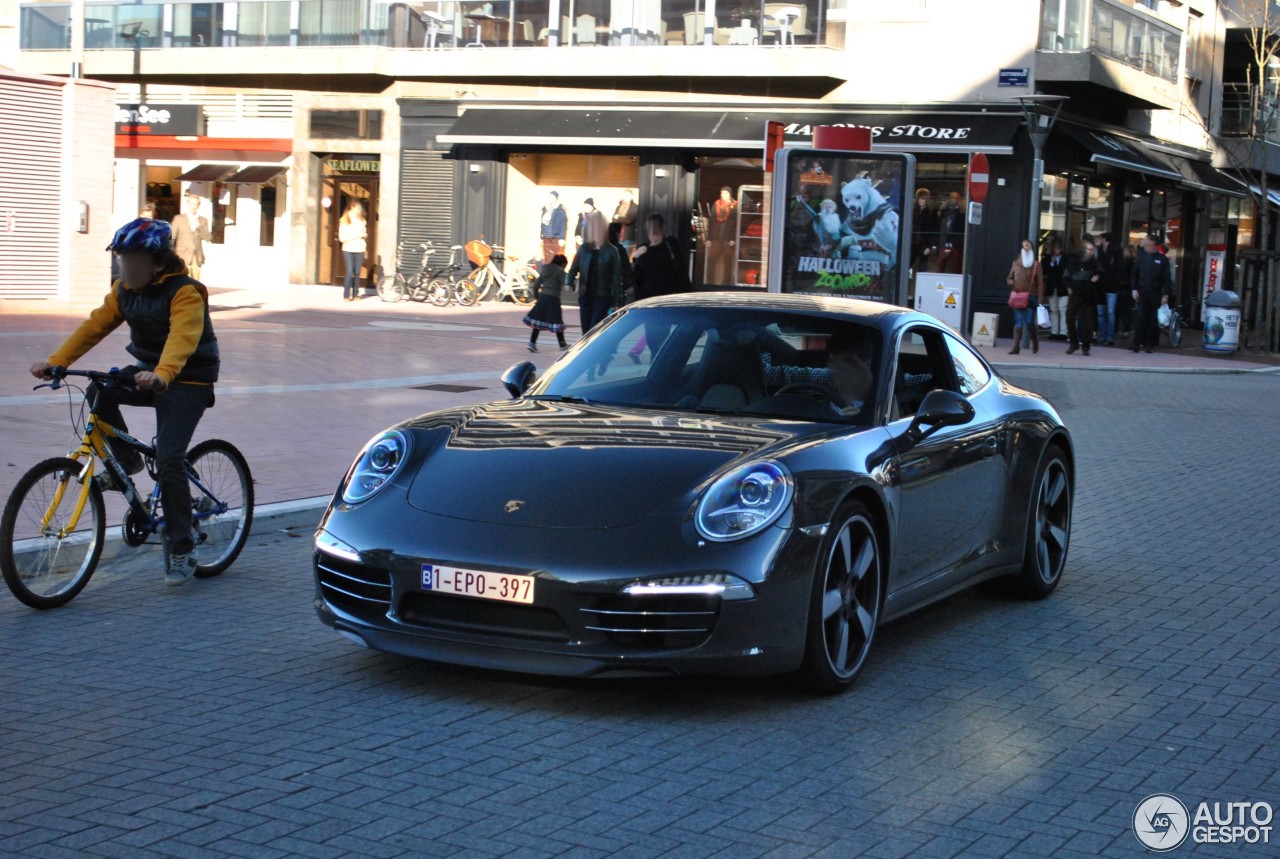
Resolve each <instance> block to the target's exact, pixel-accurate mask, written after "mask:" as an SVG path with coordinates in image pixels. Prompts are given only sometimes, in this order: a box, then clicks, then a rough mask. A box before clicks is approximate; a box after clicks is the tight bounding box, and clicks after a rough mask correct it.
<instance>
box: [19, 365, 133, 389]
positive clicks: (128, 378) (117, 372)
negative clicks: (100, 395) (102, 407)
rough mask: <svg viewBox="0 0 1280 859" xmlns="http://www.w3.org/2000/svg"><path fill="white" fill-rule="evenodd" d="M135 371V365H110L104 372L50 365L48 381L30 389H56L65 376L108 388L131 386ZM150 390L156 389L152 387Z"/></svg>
mask: <svg viewBox="0 0 1280 859" xmlns="http://www.w3.org/2000/svg"><path fill="white" fill-rule="evenodd" d="M137 373H138V368H137V367H112V368H111V369H110V370H108V371H107V372H105V373H104V372H102V371H101V370H69V369H67V368H66V367H50V368H49V381H48V382H47V383H45V384H43V385H36V386H35V387H34V388H32V389H31V390H33V391H38V390H40V389H41V388H48V389H49V390H51V391H56V390H58V389H59V388H61V387H62V384H63V379H65V378H66V377H67V376H80V377H81V378H85V379H88V380H89V381H91V382H97V383H98V384H99V385H103V386H105V387H108V388H132V387H133V386H134V376H136V375H137ZM152 390H158V389H156V388H153V389H152Z"/></svg>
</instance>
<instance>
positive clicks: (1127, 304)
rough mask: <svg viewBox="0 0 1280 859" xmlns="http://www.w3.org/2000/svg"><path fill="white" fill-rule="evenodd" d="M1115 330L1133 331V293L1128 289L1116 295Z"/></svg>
mask: <svg viewBox="0 0 1280 859" xmlns="http://www.w3.org/2000/svg"><path fill="white" fill-rule="evenodd" d="M1116 330H1117V331H1132V330H1133V293H1132V292H1130V291H1129V290H1128V289H1121V290H1120V291H1118V292H1117V293H1116Z"/></svg>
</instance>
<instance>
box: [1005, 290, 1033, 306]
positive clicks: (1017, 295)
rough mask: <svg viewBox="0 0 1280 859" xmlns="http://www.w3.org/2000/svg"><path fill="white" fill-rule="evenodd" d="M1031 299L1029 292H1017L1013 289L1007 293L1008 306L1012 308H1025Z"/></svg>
mask: <svg viewBox="0 0 1280 859" xmlns="http://www.w3.org/2000/svg"><path fill="white" fill-rule="evenodd" d="M1030 301H1031V293H1029V292H1018V291H1017V290H1014V291H1013V292H1011V293H1009V306H1010V307H1012V308H1013V309H1014V310H1026V309H1027V304H1028V302H1030Z"/></svg>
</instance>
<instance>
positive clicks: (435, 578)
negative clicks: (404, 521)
mask: <svg viewBox="0 0 1280 859" xmlns="http://www.w3.org/2000/svg"><path fill="white" fill-rule="evenodd" d="M533 585H534V578H533V576H513V575H511V574H509V573H485V572H481V571H480V570H463V569H459V568H458V567H440V566H436V565H434V564H423V565H422V589H423V590H424V591H435V592H436V593H442V594H458V595H459V596H464V597H479V598H480V599H485V600H499V601H500V602H519V603H532V602H533Z"/></svg>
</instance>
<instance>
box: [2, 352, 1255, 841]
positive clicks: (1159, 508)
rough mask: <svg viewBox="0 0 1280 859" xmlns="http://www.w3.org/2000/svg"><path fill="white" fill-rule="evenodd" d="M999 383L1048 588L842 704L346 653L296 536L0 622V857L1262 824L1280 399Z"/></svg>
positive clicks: (907, 646)
mask: <svg viewBox="0 0 1280 859" xmlns="http://www.w3.org/2000/svg"><path fill="white" fill-rule="evenodd" d="M1012 376H1013V378H1014V380H1015V381H1018V382H1021V383H1023V384H1026V385H1028V386H1029V387H1032V388H1034V389H1037V390H1041V391H1043V392H1045V393H1046V394H1048V395H1050V396H1052V397H1053V398H1054V399H1055V400H1056V401H1057V402H1058V404H1059V405H1060V407H1061V409H1062V411H1063V413H1064V415H1065V417H1066V419H1067V421H1068V422H1069V424H1070V425H1071V427H1072V429H1073V431H1074V433H1075V435H1076V438H1077V443H1078V451H1079V462H1080V473H1079V487H1078V496H1077V501H1076V507H1075V510H1076V519H1075V529H1074V534H1073V541H1072V549H1071V556H1070V559H1069V562H1068V569H1067V572H1066V576H1065V579H1064V581H1063V584H1062V586H1061V588H1060V589H1059V590H1058V592H1057V593H1056V594H1055V595H1054V597H1053V598H1051V599H1049V600H1047V601H1045V602H1041V603H1035V604H1027V603H1022V602H1017V601H1012V600H1006V599H1002V598H999V597H993V596H986V595H982V594H976V593H970V594H964V595H960V596H958V597H956V598H953V599H951V600H949V601H947V603H945V604H944V605H941V606H937V607H934V608H932V609H930V610H928V611H927V612H925V613H923V614H919V615H916V616H913V617H911V618H908V619H905V620H903V621H902V622H899V623H896V624H893V625H891V626H888V627H886V628H885V629H884V630H883V631H882V635H881V636H880V637H879V639H878V646H877V651H876V653H875V654H874V656H873V657H872V660H871V662H870V664H869V666H868V668H867V671H866V673H865V675H864V676H863V677H862V678H861V680H860V682H859V685H858V686H857V688H856V689H855V690H853V691H852V693H851V694H849V695H846V696H844V697H840V698H829V699H814V698H807V697H804V696H802V695H800V694H798V693H796V692H794V691H792V689H791V688H790V687H789V686H787V684H785V683H784V682H782V681H779V680H765V681H740V682H739V681H733V682H730V681H705V680H674V681H671V680H656V681H613V682H605V683H581V682H567V681H543V680H538V679H531V678H526V677H518V676H511V675H501V674H494V673H488V672H481V671H472V670H462V669H454V668H448V667H442V666H437V665H432V664H429V663H424V662H417V661H413V660H409V659H404V658H399V657H392V656H386V655H382V654H378V653H374V652H371V651H366V650H361V649H358V648H356V647H354V646H353V645H351V644H350V643H348V642H347V641H346V640H345V639H342V638H341V637H339V636H337V635H335V634H334V633H332V632H331V631H330V630H328V629H326V628H324V627H322V626H321V625H320V624H319V623H318V622H317V621H316V620H315V619H314V617H313V615H312V612H311V608H310V599H311V583H310V574H309V569H308V543H307V538H306V534H305V533H304V531H305V529H295V530H293V531H290V532H281V531H279V530H275V531H268V530H264V531H261V532H258V533H255V534H254V536H253V537H252V539H251V542H250V547H249V549H248V550H247V551H246V554H245V556H244V557H243V558H242V560H241V561H240V562H239V563H238V564H237V565H236V566H235V567H234V568H233V569H232V570H231V571H229V572H228V573H227V574H226V575H224V576H223V577H222V578H220V579H215V580H210V581H204V582H194V583H192V584H191V585H190V586H188V587H185V588H182V589H178V590H170V589H167V588H165V587H163V585H162V584H161V583H160V581H159V574H158V573H157V572H156V571H155V570H154V560H151V561H149V562H148V563H150V564H152V568H148V569H145V570H139V569H137V568H136V567H137V564H135V565H133V566H130V565H129V564H128V563H117V564H114V565H113V566H112V567H111V568H110V569H107V570H103V571H102V572H101V573H100V574H99V575H98V577H96V578H95V580H94V581H93V582H91V583H90V585H89V587H88V588H87V589H86V590H85V592H84V593H83V594H81V595H80V597H79V598H77V600H76V601H75V602H74V603H72V604H71V605H70V606H69V607H67V608H65V609H62V610H58V611H55V612H46V613H38V612H33V611H29V610H27V609H25V608H24V607H22V606H21V605H19V604H17V603H16V601H14V600H12V599H9V598H7V595H6V598H4V599H0V682H2V683H3V688H4V689H5V690H6V694H5V695H4V696H3V697H2V698H0V724H3V725H4V726H5V729H4V730H5V735H4V736H5V741H4V743H3V744H0V855H3V856H50V857H58V856H68V857H70V856H76V857H79V856H128V857H147V856H201V857H203V856H211V857H222V856H251V857H255V859H257V857H276V856H281V857H283V856H306V857H328V856H334V857H338V856H344V857H345V856H375V857H381V856H386V857H397V856H406V857H407V856H449V857H453V856H466V857H473V856H474V857H487V856H506V855H514V856H529V857H538V856H583V857H587V856H692V857H706V856H725V857H734V859H740V857H755V856H778V857H782V856H837V857H850V856H869V857H898V856H940V857H950V856H972V857H981V859H988V858H989V857H1002V856H1011V857H1048V856H1054V857H1068V859H1070V857H1096V856H1107V857H1112V856H1114V857H1125V856H1135V855H1139V853H1140V852H1141V848H1140V846H1139V845H1138V842H1137V841H1136V840H1135V838H1134V836H1133V835H1132V833H1131V831H1130V828H1129V825H1130V824H1129V821H1130V816H1131V815H1132V813H1133V810H1134V807H1135V806H1136V804H1137V803H1138V802H1139V801H1140V800H1141V799H1142V798H1143V797H1145V796H1147V795H1148V794H1151V793H1154V792H1166V791H1167V792H1172V793H1174V794H1176V795H1177V796H1179V797H1180V798H1181V799H1182V800H1183V801H1184V802H1186V803H1188V804H1189V805H1190V804H1193V803H1196V802H1199V801H1201V800H1207V801H1222V802H1227V801H1239V800H1259V799H1262V800H1267V801H1269V802H1271V804H1272V805H1273V806H1280V775H1278V772H1280V767H1278V766H1277V765H1278V764H1280V748H1278V742H1277V739H1278V738H1277V733H1278V726H1280V632H1277V627H1276V623H1275V617H1276V616H1277V612H1278V611H1280V596H1278V595H1277V589H1276V587H1275V581H1276V575H1277V567H1276V564H1275V561H1274V558H1275V556H1276V553H1277V551H1280V520H1278V519H1277V518H1276V516H1275V515H1274V510H1273V506H1274V505H1273V504H1272V503H1271V498H1272V496H1273V494H1274V487H1275V486H1276V485H1277V483H1280V459H1278V458H1277V457H1276V456H1275V454H1274V451H1272V450H1271V449H1270V448H1271V447H1272V446H1273V444H1272V442H1273V440H1274V438H1275V426H1276V422H1277V419H1280V396H1277V386H1280V377H1277V376H1276V375H1274V374H1268V375H1235V376H1208V375H1173V376H1162V375H1154V374H1140V373H1090V372H1082V371H1063V370H1052V369H1038V370H1031V369H1029V370H1023V371H1020V372H1015V373H1014V374H1012ZM229 399H232V398H229ZM140 560H141V559H140ZM1177 853H1178V854H1181V853H1190V854H1194V855H1197V856H1200V855H1203V856H1237V857H1238V856H1255V855H1256V856H1263V855H1274V847H1272V848H1263V847H1253V848H1231V847H1223V846H1218V847H1214V846H1208V845H1201V846H1197V847H1192V846H1191V845H1190V844H1187V845H1184V846H1183V847H1182V848H1180V849H1179V850H1178V851H1177ZM1175 855H1176V854H1175Z"/></svg>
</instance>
